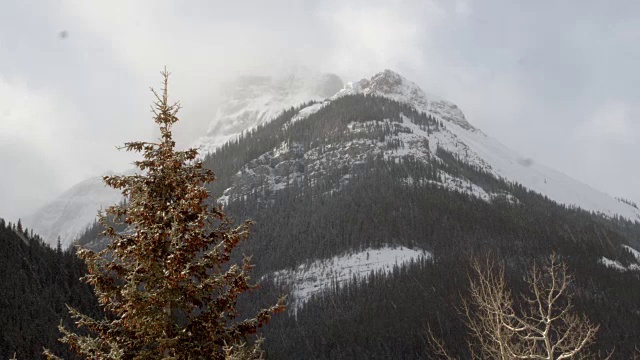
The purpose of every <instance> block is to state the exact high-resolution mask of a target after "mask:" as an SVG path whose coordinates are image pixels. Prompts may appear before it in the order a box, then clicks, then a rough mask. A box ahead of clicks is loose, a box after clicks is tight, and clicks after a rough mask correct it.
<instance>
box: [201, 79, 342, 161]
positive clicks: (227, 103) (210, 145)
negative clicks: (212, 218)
mask: <svg viewBox="0 0 640 360" xmlns="http://www.w3.org/2000/svg"><path fill="white" fill-rule="evenodd" d="M343 86H344V85H343V83H342V80H341V79H340V77H338V76H337V75H335V74H323V73H319V72H313V71H310V70H304V71H303V70H301V69H300V68H294V69H292V70H291V71H290V72H287V73H281V74H277V75H272V76H241V77H238V78H237V79H236V80H235V81H233V82H231V83H228V84H225V85H224V87H223V88H224V91H225V95H226V96H225V99H224V101H223V103H222V105H221V106H220V107H219V108H218V111H217V114H216V116H215V118H214V119H213V120H212V121H211V123H210V124H209V129H208V131H207V135H206V136H204V137H202V138H200V139H198V140H197V141H196V142H195V145H194V146H195V147H199V148H200V149H201V153H202V154H206V153H208V152H211V151H213V150H215V148H216V147H218V146H220V145H222V144H224V143H225V142H227V141H228V140H229V139H232V138H234V137H235V136H237V135H238V134H240V133H241V132H242V131H245V130H247V129H251V128H255V127H256V126H258V125H260V124H263V123H266V122H268V121H270V120H272V119H273V118H275V117H277V116H278V115H279V114H281V113H282V111H283V110H285V109H288V108H290V107H292V106H296V105H300V104H302V103H305V102H309V101H313V100H315V101H318V100H323V99H327V98H330V97H331V96H333V95H334V94H336V93H337V92H338V91H339V90H340V89H342V87H343Z"/></svg>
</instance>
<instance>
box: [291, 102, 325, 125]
mask: <svg viewBox="0 0 640 360" xmlns="http://www.w3.org/2000/svg"><path fill="white" fill-rule="evenodd" d="M328 103H329V102H328V101H325V102H321V103H315V104H313V105H309V106H307V107H305V108H303V109H301V110H300V111H298V113H297V114H296V115H294V116H293V118H291V122H290V124H293V123H295V122H298V121H300V120H302V119H304V118H307V117H309V116H311V115H312V114H315V113H317V112H318V111H319V110H320V109H322V108H323V107H324V106H325V105H327V104H328Z"/></svg>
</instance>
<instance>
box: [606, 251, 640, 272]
mask: <svg viewBox="0 0 640 360" xmlns="http://www.w3.org/2000/svg"><path fill="white" fill-rule="evenodd" d="M622 248H623V249H625V250H626V251H628V252H630V253H631V255H633V257H635V259H636V263H635V264H629V266H624V265H622V263H620V262H619V261H617V260H611V259H609V258H607V257H604V256H603V257H602V258H601V259H600V261H599V262H600V264H602V265H604V266H606V267H608V268H612V269H614V270H618V271H640V251H638V250H636V249H634V248H632V247H631V246H628V245H622Z"/></svg>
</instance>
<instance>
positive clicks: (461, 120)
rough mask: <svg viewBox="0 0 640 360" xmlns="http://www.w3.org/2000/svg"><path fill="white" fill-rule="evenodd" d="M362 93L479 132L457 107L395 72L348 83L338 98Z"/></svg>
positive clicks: (380, 73)
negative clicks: (384, 98) (400, 104)
mask: <svg viewBox="0 0 640 360" xmlns="http://www.w3.org/2000/svg"><path fill="white" fill-rule="evenodd" d="M358 93H362V94H366V95H378V96H384V97H387V98H390V99H393V100H396V101H399V102H403V103H407V104H410V105H412V106H413V107H415V108H416V109H417V110H419V111H424V112H427V113H431V114H433V115H435V116H437V117H439V118H440V119H441V120H444V121H448V122H451V123H454V124H456V125H458V126H460V127H461V128H463V129H466V130H471V131H479V130H477V129H476V128H474V127H473V126H472V125H471V124H469V122H468V121H467V119H466V118H465V116H464V114H463V113H462V110H460V108H459V107H458V106H457V105H456V104H453V103H451V102H449V101H446V100H443V99H441V98H439V97H437V96H435V95H431V94H427V93H426V92H425V91H424V90H422V89H421V88H420V87H419V86H418V85H416V84H415V83H414V82H411V81H409V80H407V79H406V78H405V77H403V76H402V75H400V74H398V73H396V72H395V71H393V70H389V69H386V70H384V71H381V72H379V73H377V74H375V75H373V76H372V77H371V79H362V80H360V81H356V82H350V83H347V85H346V86H345V87H344V88H343V89H342V90H341V91H340V92H339V93H338V94H336V95H335V97H340V96H345V95H351V94H358Z"/></svg>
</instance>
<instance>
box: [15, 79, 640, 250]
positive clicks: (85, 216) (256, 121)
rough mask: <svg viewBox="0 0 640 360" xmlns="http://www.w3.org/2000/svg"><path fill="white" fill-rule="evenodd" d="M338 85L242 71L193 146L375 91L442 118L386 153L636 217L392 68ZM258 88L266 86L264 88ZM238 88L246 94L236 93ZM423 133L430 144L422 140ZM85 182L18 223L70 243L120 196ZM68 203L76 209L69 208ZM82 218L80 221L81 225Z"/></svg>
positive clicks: (407, 128)
mask: <svg viewBox="0 0 640 360" xmlns="http://www.w3.org/2000/svg"><path fill="white" fill-rule="evenodd" d="M338 84H340V85H342V80H341V79H340V78H338V77H337V76H335V75H331V74H318V73H313V74H310V75H300V74H295V75H291V76H289V77H287V76H283V77H280V78H272V77H255V76H254V77H244V78H241V79H240V80H239V81H238V82H237V84H236V85H237V88H236V89H235V92H234V93H233V94H232V95H231V96H230V97H229V99H228V102H227V103H226V105H223V106H222V107H221V109H219V111H218V115H217V117H216V119H214V121H212V122H211V124H210V126H209V129H208V131H207V135H206V136H205V137H202V138H200V139H199V140H197V141H196V143H195V145H196V146H198V147H200V148H201V151H202V152H203V154H202V155H201V156H205V155H206V153H208V152H211V151H215V149H216V148H218V147H219V146H221V145H222V144H224V143H225V142H227V141H229V140H233V139H234V138H236V137H237V136H239V135H240V134H242V133H243V132H245V131H250V130H251V129H255V128H256V127H258V126H261V125H264V124H267V123H269V122H270V121H271V120H272V119H273V118H276V117H277V116H278V115H279V114H282V112H283V111H285V110H286V109H287V108H289V107H290V106H294V105H298V104H300V103H309V101H311V102H312V103H311V105H308V106H306V107H302V108H301V109H300V110H299V111H298V113H297V114H296V115H295V116H294V117H293V118H292V119H291V121H290V122H288V123H287V125H286V126H291V125H292V124H294V123H295V122H296V121H299V120H301V119H304V118H306V117H308V116H311V115H313V114H314V113H316V112H317V111H320V110H321V109H322V108H323V107H324V106H326V105H327V104H329V103H331V102H335V101H336V100H338V99H340V98H342V97H345V96H349V95H355V94H362V95H365V96H370V95H372V96H382V97H386V98H389V99H392V100H394V101H398V102H400V103H404V104H407V105H409V106H411V107H413V108H414V109H415V110H417V111H419V112H424V113H425V114H429V116H432V117H433V118H434V119H435V120H436V121H439V122H440V123H442V125H443V129H442V130H439V131H433V129H429V128H427V127H424V126H421V125H420V126H419V125H415V124H412V123H411V122H410V121H408V122H406V123H405V125H403V130H402V132H401V133H399V134H398V135H397V136H396V137H397V140H398V141H400V142H402V144H403V146H402V149H396V153H395V154H392V153H389V154H390V156H392V157H399V156H403V155H412V156H416V157H417V158H424V159H426V158H429V157H430V156H432V155H433V154H435V153H436V150H437V148H438V147H441V148H443V149H445V150H447V151H449V152H451V153H453V154H455V155H456V156H458V157H459V158H461V159H463V160H464V161H466V162H468V163H470V164H473V165H475V166H478V167H480V168H482V169H484V170H486V171H489V172H491V173H492V174H493V175H495V176H497V177H499V178H504V179H507V180H508V181H515V182H518V183H520V184H522V185H524V186H525V187H527V188H530V189H532V190H534V191H536V192H538V193H541V194H543V195H546V196H548V197H549V198H551V199H552V200H555V201H558V202H560V203H563V204H567V205H570V206H578V207H581V208H583V209H585V210H588V211H594V212H599V213H602V214H604V215H606V216H608V217H615V216H623V217H625V218H627V219H631V220H635V221H638V220H640V210H638V209H637V208H634V207H633V206H631V205H629V204H627V203H625V202H622V201H620V200H617V199H614V198H613V197H611V196H609V195H607V194H605V193H603V192H601V191H599V190H596V189H594V188H592V187H590V186H588V185H585V184H583V183H581V182H580V181H578V180H575V179H572V178H571V177H569V176H566V175H564V174H562V173H561V172H559V171H556V170H553V169H551V168H548V167H546V166H544V165H541V164H537V163H534V162H532V161H530V160H527V159H525V158H524V157H522V156H520V155H518V154H517V153H516V152H514V151H513V150H511V149H508V148H507V147H506V146H504V145H502V144H501V143H500V142H499V141H497V140H495V139H493V138H491V137H490V136H488V135H486V134H485V133H483V132H482V131H481V130H480V129H477V128H475V127H474V126H473V125H471V123H469V121H468V120H467V119H466V117H465V115H464V113H463V112H462V110H461V109H460V108H459V107H458V106H457V105H455V104H453V103H451V102H448V101H446V100H443V99H441V98H439V97H437V96H434V95H430V94H427V93H426V92H424V91H423V90H422V89H421V88H420V87H419V86H418V85H416V84H415V83H413V82H411V81H409V80H407V79H406V78H404V77H402V76H401V75H399V74H398V73H396V72H394V71H392V70H388V69H387V70H384V71H382V72H379V73H377V74H375V75H373V76H372V77H371V78H370V79H362V80H359V81H356V82H349V83H347V84H346V85H344V86H343V87H342V89H340V90H338V91H337V92H335V93H334V94H333V95H331V93H332V92H334V90H336V88H337V87H338V86H337V85H338ZM301 89H302V90H301ZM318 89H320V90H318ZM261 91H266V93H265V94H263V93H262V92H261ZM310 94H311V95H310ZM243 95H246V97H244V98H243ZM329 95H330V96H329ZM309 97H311V98H309ZM265 102H266V103H265ZM283 106H284V108H283ZM394 126H395V125H394ZM351 131H357V130H354V129H352V130H351ZM216 132H219V134H217V133H216ZM423 140H427V141H428V143H429V144H428V145H427V146H426V147H425V146H424V144H423ZM389 154H388V155H389ZM237 175H238V176H236V178H237V179H240V177H241V175H242V174H237ZM245 175H246V174H245ZM86 181H88V182H89V183H92V184H93V186H95V187H94V188H93V189H94V190H92V191H95V192H96V193H97V194H98V196H97V198H96V199H95V200H91V199H89V198H86V199H84V200H83V198H84V196H85V195H86V194H85V193H83V192H82V191H80V192H79V193H78V194H76V193H75V192H77V191H78V189H80V190H81V189H83V188H84V185H81V184H83V183H80V184H78V185H77V186H79V188H77V187H74V188H72V189H70V190H68V191H66V192H65V193H63V194H62V195H61V196H59V197H58V198H57V199H56V200H54V201H53V202H52V203H50V204H48V205H46V206H45V207H43V208H41V209H40V210H38V211H36V212H35V213H34V214H33V215H32V216H29V217H28V218H26V219H25V223H26V224H27V225H28V226H30V227H33V228H34V229H36V230H37V231H38V232H39V233H40V234H42V236H43V238H44V239H46V240H47V242H49V243H50V244H52V245H53V244H54V243H55V241H56V238H57V236H61V237H62V238H63V239H62V240H63V244H65V245H67V244H70V243H71V241H72V240H73V238H74V237H76V236H77V235H78V234H79V233H81V232H82V230H84V228H86V227H87V226H88V225H90V224H91V222H93V220H94V219H95V214H96V212H97V210H98V209H99V208H100V207H103V206H106V205H109V204H112V203H115V202H117V201H119V197H118V196H119V195H118V194H116V193H114V192H112V193H110V194H107V192H106V190H104V189H102V188H101V187H100V186H101V184H99V183H101V181H97V178H94V179H93V180H91V179H89V180H86ZM449 184H450V186H452V188H457V189H460V190H461V191H464V189H465V186H462V185H461V180H460V179H453V180H452V181H451V182H450V183H449ZM471 185H473V184H471ZM470 187H471V188H473V186H470ZM88 193H90V192H88ZM470 193H471V194H475V195H478V194H480V195H479V196H481V197H490V194H482V193H481V192H480V191H479V190H478V189H477V187H476V190H473V189H472V191H470ZM73 199H75V200H73ZM77 200H80V201H77ZM74 201H77V204H75V205H74ZM74 208H76V209H75V210H73V209H74ZM91 213H93V215H91ZM85 221H86V222H85ZM82 222H84V223H83V224H81V223H82ZM62 229H66V230H64V231H63V230H62Z"/></svg>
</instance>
